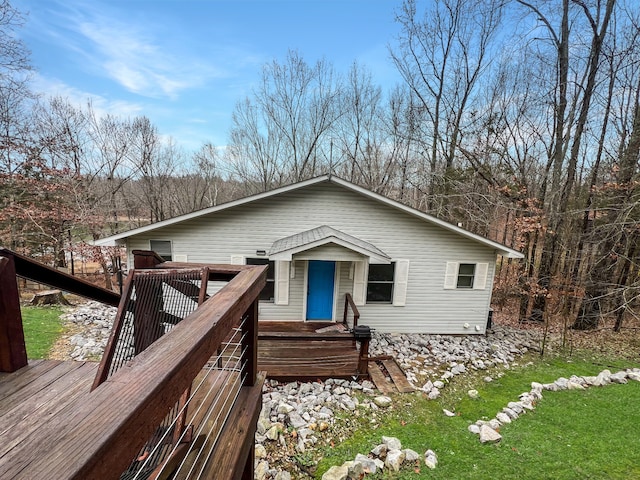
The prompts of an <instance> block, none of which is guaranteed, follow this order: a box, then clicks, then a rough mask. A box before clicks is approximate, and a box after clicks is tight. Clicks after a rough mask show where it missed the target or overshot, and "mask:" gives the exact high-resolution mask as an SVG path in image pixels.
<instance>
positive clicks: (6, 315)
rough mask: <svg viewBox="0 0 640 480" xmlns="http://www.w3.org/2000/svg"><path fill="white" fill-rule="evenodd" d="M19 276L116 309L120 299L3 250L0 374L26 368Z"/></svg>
mask: <svg viewBox="0 0 640 480" xmlns="http://www.w3.org/2000/svg"><path fill="white" fill-rule="evenodd" d="M16 276H18V277H21V278H24V279H26V280H31V281H34V282H38V283H44V284H46V285H49V286H51V287H54V288H61V289H64V290H66V291H68V292H71V293H75V294H77V295H80V296H82V297H85V298H89V299H92V300H96V301H98V302H102V303H106V304H107V305H112V306H117V305H118V302H119V301H120V295H119V294H117V293H115V292H112V291H111V290H107V289H104V288H101V287H98V286H96V285H93V284H92V283H89V282H87V281H84V280H82V279H79V278H77V277H73V276H71V275H68V274H66V273H64V272H60V271H58V270H56V269H55V268H51V267H48V266H46V265H43V264H41V263H39V262H36V261H35V260H32V259H30V258H29V257H25V256H24V255H20V254H19V253H16V252H13V251H11V250H8V249H6V248H0V372H13V371H15V370H18V369H20V368H22V367H24V366H26V365H27V352H26V348H25V344H24V333H23V329H22V316H21V314H20V296H19V294H18V286H17V283H16Z"/></svg>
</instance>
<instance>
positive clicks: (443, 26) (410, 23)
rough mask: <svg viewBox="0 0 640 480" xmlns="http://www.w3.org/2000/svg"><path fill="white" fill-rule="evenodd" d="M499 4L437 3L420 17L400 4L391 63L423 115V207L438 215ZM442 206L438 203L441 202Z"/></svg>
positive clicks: (410, 0) (408, 4)
mask: <svg viewBox="0 0 640 480" xmlns="http://www.w3.org/2000/svg"><path fill="white" fill-rule="evenodd" d="M501 5H502V4H501V2H497V1H495V2H494V1H492V2H489V3H487V2H480V1H474V0H472V1H468V0H436V1H435V2H433V4H432V6H431V8H428V9H426V10H425V11H424V12H423V14H422V16H420V13H419V12H418V6H417V2H416V1H415V0H406V1H404V2H403V4H402V8H401V10H400V11H399V13H398V15H397V17H396V20H397V21H398V22H399V23H400V25H401V27H402V33H401V34H400V38H399V45H398V48H397V49H395V50H392V52H391V53H392V59H393V62H394V63H395V65H396V67H397V68H398V71H399V72H400V74H401V75H402V77H403V79H404V80H405V82H406V84H407V85H408V86H409V88H410V89H411V91H412V93H413V95H414V96H415V98H416V105H415V107H414V108H418V109H420V110H421V112H420V115H419V116H417V118H424V119H425V122H424V123H423V124H422V125H421V130H422V133H423V141H424V142H425V148H424V149H423V153H424V155H425V158H424V161H425V167H426V170H425V176H426V179H425V180H426V182H427V195H428V200H427V208H428V209H429V210H433V211H436V213H444V212H438V210H439V207H438V205H437V202H435V198H436V195H437V194H444V195H447V194H449V193H451V189H450V185H449V173H450V170H451V169H452V168H453V167H454V162H455V160H456V158H457V155H458V148H459V145H460V142H461V141H462V132H463V129H464V128H465V127H464V123H465V122H466V121H467V120H468V119H469V118H470V117H469V113H470V110H471V109H472V106H473V103H474V98H475V91H476V88H477V86H478V84H479V82H480V80H481V76H482V75H483V73H484V72H485V71H486V69H487V66H488V65H489V63H490V61H491V46H492V40H493V39H494V37H495V35H496V32H497V29H498V26H499V25H500V20H501V16H502V6H501ZM440 206H442V202H440Z"/></svg>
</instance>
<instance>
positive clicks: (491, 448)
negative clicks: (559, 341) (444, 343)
mask: <svg viewBox="0 0 640 480" xmlns="http://www.w3.org/2000/svg"><path fill="white" fill-rule="evenodd" d="M530 360H531V363H529V364H528V365H526V366H519V367H514V368H512V369H510V370H508V371H505V372H504V375H503V376H502V377H500V378H498V379H496V380H495V381H493V382H490V383H485V382H484V381H483V380H482V377H484V376H485V375H486V372H483V373H482V374H481V375H470V376H467V377H464V378H456V379H455V381H454V382H452V384H450V385H448V386H447V387H446V388H445V389H444V390H443V395H442V397H441V398H440V399H437V400H435V401H429V400H426V399H425V398H424V397H423V396H422V395H419V394H405V395H396V396H395V397H394V404H393V407H392V409H390V410H388V411H385V412H378V413H377V414H376V415H377V417H374V416H373V415H371V414H366V415H360V416H358V417H353V416H352V417H351V418H350V419H345V421H347V422H352V424H353V425H354V426H356V427H357V430H356V433H355V434H354V435H353V436H351V437H350V438H348V439H347V440H345V441H343V442H341V443H337V442H334V443H336V445H335V447H333V448H331V447H327V448H325V450H324V459H323V460H322V461H321V462H320V464H319V468H318V470H317V472H316V477H317V478H321V476H322V473H323V472H325V471H326V470H327V469H328V468H329V467H330V466H331V465H341V464H342V463H343V462H344V461H346V460H353V458H354V457H355V455H356V454H357V453H363V454H367V453H368V452H369V450H370V449H371V448H372V447H374V446H375V445H377V444H378V443H381V437H382V436H383V435H387V436H394V437H397V438H399V439H400V440H401V441H402V444H403V448H411V449H413V450H415V451H417V452H418V453H419V454H420V455H423V454H424V452H425V451H426V450H427V449H429V448H430V449H432V450H434V451H435V452H436V454H437V455H438V462H439V463H438V466H437V467H436V469H435V470H430V469H428V468H426V467H425V466H424V464H422V465H421V466H420V467H417V469H416V467H407V468H405V469H404V470H402V471H401V472H398V473H397V474H390V473H389V472H387V471H385V473H384V475H383V476H382V475H378V476H368V477H367V478H371V479H374V478H385V479H417V478H430V479H431V478H434V479H467V478H468V479H536V480H537V479H587V478H589V479H630V478H640V435H638V431H639V430H638V425H640V407H638V405H640V382H630V383H629V384H627V385H611V386H607V387H600V388H597V387H592V388H590V389H588V390H585V391H577V390H573V391H563V392H547V391H545V392H543V395H544V398H543V399H542V400H541V401H540V402H539V403H538V405H537V406H536V409H535V410H534V411H533V412H529V413H527V414H525V415H523V416H521V417H520V418H519V419H518V420H516V421H515V422H514V423H512V424H510V425H504V426H503V427H502V428H501V432H500V433H501V434H502V435H503V439H502V442H500V443H499V444H494V445H488V444H487V445H482V444H480V442H479V440H478V437H477V435H473V434H471V433H470V432H468V430H467V427H468V426H469V425H470V424H471V423H475V421H476V420H478V419H482V418H484V419H490V418H493V417H495V414H496V413H497V412H498V411H500V410H501V409H502V408H503V407H505V406H506V405H507V403H508V402H510V401H517V400H518V395H519V394H520V393H522V392H525V391H529V390H530V388H531V387H530V384H531V382H532V381H538V382H542V383H546V382H552V381H553V380H555V379H557V378H558V377H561V376H564V377H567V378H568V377H569V376H571V375H572V374H575V375H595V374H597V373H598V372H600V371H601V370H603V369H604V368H609V369H610V370H611V371H612V372H615V371H617V370H619V369H621V368H623V367H629V366H637V365H629V364H628V363H625V364H624V365H622V364H620V363H619V362H605V363H604V364H603V363H602V361H601V360H594V359H591V358H585V359H582V360H577V359H573V360H572V361H571V362H567V361H566V360H562V359H560V358H556V359H553V360H549V359H545V360H544V361H541V360H539V359H537V358H533V357H532V358H531V359H530ZM493 373H497V372H493ZM470 388H475V389H477V390H478V391H479V393H480V395H479V398H477V399H471V398H469V397H468V395H467V391H468V390H469V389H470ZM443 408H446V409H448V410H451V411H455V412H456V414H457V416H455V417H447V416H445V415H444V414H443V413H442V409H443Z"/></svg>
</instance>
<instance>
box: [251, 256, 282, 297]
mask: <svg viewBox="0 0 640 480" xmlns="http://www.w3.org/2000/svg"><path fill="white" fill-rule="evenodd" d="M246 263H247V265H269V268H268V269H267V284H266V285H265V286H264V288H263V289H262V291H261V292H260V296H259V297H258V298H259V299H260V300H264V301H267V302H273V301H274V297H275V271H276V267H275V263H274V262H273V261H270V260H269V259H268V258H247V259H246Z"/></svg>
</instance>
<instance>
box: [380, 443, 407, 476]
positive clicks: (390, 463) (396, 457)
mask: <svg viewBox="0 0 640 480" xmlns="http://www.w3.org/2000/svg"><path fill="white" fill-rule="evenodd" d="M404 459H405V454H404V452H403V451H402V450H398V449H395V448H394V449H392V450H389V451H388V452H387V458H386V459H385V461H384V466H385V467H387V468H388V469H390V470H393V471H394V472H397V471H399V470H400V467H401V466H402V462H404Z"/></svg>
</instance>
